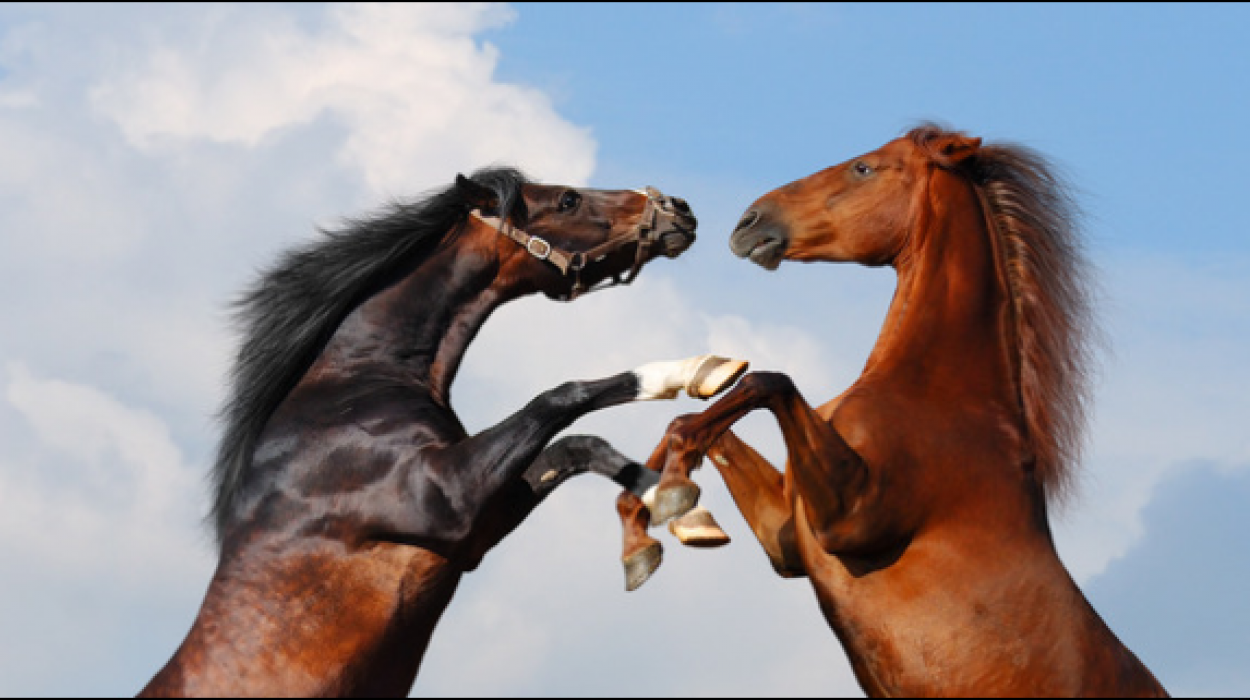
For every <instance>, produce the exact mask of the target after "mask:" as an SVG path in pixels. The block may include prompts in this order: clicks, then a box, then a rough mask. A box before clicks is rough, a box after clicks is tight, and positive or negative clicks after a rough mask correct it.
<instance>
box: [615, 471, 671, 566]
mask: <svg viewBox="0 0 1250 700" xmlns="http://www.w3.org/2000/svg"><path fill="white" fill-rule="evenodd" d="M616 512H617V514H618V515H620V516H621V531H622V534H623V535H624V546H623V549H622V553H621V563H622V564H624V565H625V590H627V591H634V590H637V589H638V587H639V586H641V585H642V584H644V583H646V581H647V579H649V578H651V574H653V573H655V570H656V569H658V568H659V566H660V561H661V559H662V558H663V555H664V548H663V547H662V546H661V545H660V543H659V541H657V540H656V539H655V538H653V537H651V536H650V535H648V534H647V526H648V525H650V524H651V512H650V511H649V510H648V509H647V507H646V505H645V504H643V502H642V499H641V498H639V497H638V496H637V495H636V494H634V493H632V492H630V491H628V490H626V491H622V492H621V495H620V496H618V497H617V499H616Z"/></svg>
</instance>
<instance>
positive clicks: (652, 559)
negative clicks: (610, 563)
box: [621, 542, 664, 592]
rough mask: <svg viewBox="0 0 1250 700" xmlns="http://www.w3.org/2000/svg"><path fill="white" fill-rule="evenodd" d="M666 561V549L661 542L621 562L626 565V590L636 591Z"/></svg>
mask: <svg viewBox="0 0 1250 700" xmlns="http://www.w3.org/2000/svg"><path fill="white" fill-rule="evenodd" d="M663 559H664V547H663V546H661V545H660V543H659V542H652V543H651V544H649V545H647V546H646V547H643V548H642V549H640V550H638V551H637V552H634V553H633V554H631V555H629V556H628V557H625V558H624V559H622V560H621V561H622V562H623V563H624V564H625V590H626V591H627V592H632V591H636V590H638V589H639V588H641V587H642V584H644V583H646V582H647V580H648V579H650V578H651V574H654V573H655V570H656V569H658V568H660V562H661V561H662V560H663Z"/></svg>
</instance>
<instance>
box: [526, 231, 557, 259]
mask: <svg viewBox="0 0 1250 700" xmlns="http://www.w3.org/2000/svg"><path fill="white" fill-rule="evenodd" d="M525 249H526V250H528V251H529V253H530V255H533V256H534V257H536V258H538V259H539V260H546V259H547V258H549V257H551V244H550V243H548V242H547V241H545V240H543V239H541V238H539V237H538V236H533V237H531V238H530V239H529V241H528V242H527V243H526V244H525Z"/></svg>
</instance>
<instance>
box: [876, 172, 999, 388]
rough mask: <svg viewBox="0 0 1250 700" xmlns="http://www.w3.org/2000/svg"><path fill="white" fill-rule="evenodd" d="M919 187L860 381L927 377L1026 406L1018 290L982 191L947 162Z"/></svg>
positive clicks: (933, 383)
mask: <svg viewBox="0 0 1250 700" xmlns="http://www.w3.org/2000/svg"><path fill="white" fill-rule="evenodd" d="M918 196H919V197H920V199H919V200H918V201H917V204H916V209H915V211H917V214H916V216H915V217H914V219H913V225H912V230H911V231H910V234H909V239H908V243H907V245H906V248H905V250H904V251H903V252H902V253H901V254H900V255H899V256H898V259H897V260H896V261H895V264H894V267H895V269H896V271H897V273H898V287H897V289H896V291H895V294H894V299H893V301H892V302H891V304H890V308H889V311H888V312H887V314H886V320H885V323H884V325H883V328H882V332H881V335H880V336H879V338H878V340H877V343H876V345H875V347H874V348H873V351H872V353H871V354H870V355H869V359H868V362H867V366H866V368H865V372H864V378H863V380H861V381H864V380H868V381H885V382H892V381H906V382H910V383H913V384H914V383H917V382H918V383H920V384H922V385H924V386H928V387H932V388H935V389H941V390H954V391H957V392H958V393H959V395H961V396H967V397H968V398H976V399H979V400H984V399H986V398H992V399H993V400H996V401H1001V402H1003V403H1004V404H1005V405H1008V406H1010V407H1011V408H1012V410H1013V412H1016V411H1019V410H1020V408H1019V407H1020V398H1019V397H1020V394H1019V387H1018V382H1017V373H1018V370H1017V364H1018V363H1017V362H1016V356H1017V352H1016V350H1015V341H1014V333H1015V330H1014V325H1013V323H1014V321H1013V317H1012V300H1011V292H1010V289H1009V287H1008V284H1007V279H1006V276H1005V270H1004V269H1003V266H1002V265H1001V264H1000V262H999V260H998V257H999V256H998V251H997V246H998V242H997V241H996V240H994V237H993V234H992V231H991V230H990V227H989V223H988V220H987V219H986V216H985V214H984V212H983V209H982V204H981V201H980V198H979V197H978V195H977V194H976V191H975V190H973V189H972V187H971V185H968V184H965V183H963V182H962V181H959V180H958V179H957V178H956V177H955V176H954V175H950V174H948V173H945V172H942V171H939V172H937V173H935V174H934V176H933V178H932V179H931V181H930V186H929V187H928V188H927V189H926V190H925V191H924V192H923V193H921V194H920V195H918Z"/></svg>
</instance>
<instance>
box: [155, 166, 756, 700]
mask: <svg viewBox="0 0 1250 700" xmlns="http://www.w3.org/2000/svg"><path fill="white" fill-rule="evenodd" d="M694 228H695V219H694V217H693V215H692V214H691V212H690V209H689V207H688V206H687V205H686V204H685V202H683V201H682V200H680V199H675V198H669V197H664V196H662V195H660V194H659V193H658V192H656V191H654V190H648V191H647V192H635V191H593V190H581V191H579V190H575V189H572V188H568V187H556V186H544V185H538V184H534V183H531V182H528V181H527V180H526V179H525V178H524V177H523V176H522V175H521V174H520V173H518V172H516V171H514V170H510V169H503V168H497V169H490V170H484V171H481V172H478V173H476V174H475V175H474V176H473V177H472V178H471V179H469V178H463V177H458V178H457V181H456V183H455V184H454V185H453V186H451V187H449V188H447V189H445V190H443V191H441V192H438V193H436V194H433V195H431V196H430V197H428V198H427V199H425V200H423V201H421V202H417V203H413V204H396V205H393V206H392V207H391V209H390V210H389V211H387V212H385V213H384V214H382V215H379V216H377V217H375V218H371V219H366V220H360V221H354V222H349V224H348V225H347V226H346V227H344V228H343V229H342V230H339V231H335V232H330V233H328V234H327V235H326V237H325V238H324V239H323V240H320V241H317V242H315V243H311V244H309V245H307V246H305V247H303V248H301V249H298V250H295V251H292V252H290V253H288V254H287V255H286V256H285V257H283V258H282V259H281V260H280V261H279V262H278V264H277V265H275V266H274V267H273V268H272V269H270V270H269V271H268V272H266V273H264V274H263V275H262V276H261V278H260V279H259V281H258V283H257V284H256V285H255V286H254V287H253V288H252V290H251V291H250V292H249V293H248V294H247V295H246V296H245V297H244V299H243V300H242V302H241V304H240V320H241V321H242V323H243V328H242V330H243V332H244V337H243V344H242V347H241V349H240V351H239V355H238V358H237V361H236V364H235V367H234V372H233V377H232V380H233V384H232V391H231V396H230V398H229V401H228V403H227V404H226V407H225V411H224V414H223V418H224V421H225V424H226V425H225V428H226V430H225V435H224V437H223V439H222V442H221V446H220V450H219V454H218V459H217V463H216V465H215V467H214V470H213V476H214V481H215V488H216V493H215V500H214V503H213V512H212V517H213V523H214V525H215V526H216V534H217V539H218V543H219V545H220V553H219V562H218V566H217V570H216V572H215V574H214V576H213V578H212V581H211V582H210V584H209V587H208V591H207V594H206V596H205V599H204V602H203V605H202V607H201V608H200V611H199V614H198V616H197V618H196V620H195V622H194V624H193V626H192V628H191V630H190V632H189V634H188V636H187V638H186V640H185V641H184V642H183V643H182V645H181V646H180V648H179V649H178V650H177V652H176V653H175V654H174V656H173V658H172V659H171V660H170V661H169V662H168V664H167V665H166V666H165V667H164V668H163V669H162V670H161V671H160V672H159V673H157V674H156V676H155V678H154V679H153V680H152V681H151V682H150V684H149V685H148V686H147V687H146V688H145V689H144V691H143V695H146V696H169V695H211V696H234V695H250V696H252V695H270V696H272V695H305V696H307V695H370V696H372V695H392V696H394V695H406V694H407V693H408V692H409V690H410V689H411V686H412V683H413V681H414V679H415V677H416V674H417V671H418V668H419V665H420V662H421V658H422V655H423V653H424V651H425V649H426V646H427V644H428V643H429V640H430V635H431V634H432V632H433V630H434V626H435V624H436V623H437V622H438V619H439V616H440V615H441V614H442V612H443V610H444V609H445V608H446V606H447V605H448V604H449V602H450V601H451V598H452V594H453V593H454V591H455V590H456V586H457V584H458V582H459V581H460V578H461V576H462V574H463V573H464V572H465V571H470V570H472V569H474V568H475V567H476V566H477V565H478V563H479V562H480V560H481V559H482V557H483V555H484V554H485V553H486V552H487V550H489V549H490V548H491V547H493V546H494V545H495V544H496V543H498V542H499V541H500V539H502V538H503V537H504V536H505V535H507V534H508V533H509V532H510V531H511V530H512V529H513V528H515V527H516V526H517V525H518V524H519V523H520V522H521V521H522V520H523V519H524V518H525V517H526V516H527V515H528V514H529V513H530V511H531V510H532V509H533V508H534V507H535V506H536V505H537V504H538V503H539V502H540V501H542V499H543V498H544V497H545V496H546V495H547V494H549V493H551V492H552V491H553V490H554V489H555V488H556V487H557V486H558V485H559V484H560V483H561V482H563V481H564V480H566V479H567V478H569V477H570V476H573V475H575V474H578V473H583V472H587V471H595V472H598V473H601V474H604V475H606V476H608V477H611V478H613V479H615V480H616V481H617V482H618V483H620V484H622V485H623V486H625V487H627V488H629V489H632V491H626V492H625V493H623V494H622V496H621V498H620V499H619V502H618V505H619V509H620V512H621V514H622V518H623V521H624V523H625V526H626V537H627V544H629V545H630V546H632V547H633V549H632V550H627V552H626V554H627V555H630V554H640V553H641V556H642V559H643V560H644V563H645V562H647V561H649V560H650V559H654V558H655V553H654V551H653V550H654V547H655V544H654V541H652V540H649V539H648V538H647V537H646V533H645V527H646V524H647V522H646V520H647V512H646V509H645V508H643V507H642V505H641V504H642V502H641V500H640V498H639V495H641V494H644V493H645V492H646V490H647V488H648V487H650V486H653V485H654V483H655V482H656V481H657V480H658V477H657V476H656V475H655V474H653V473H646V472H645V470H642V469H641V467H640V465H637V464H635V463H633V462H631V461H630V460H628V459H626V458H624V457H623V456H621V455H620V454H618V453H617V452H616V451H615V450H613V449H612V448H611V447H610V446H608V445H607V443H605V442H604V441H603V440H600V439H598V438H592V437H585V436H575V437H567V438H564V439H562V440H560V441H557V442H556V443H555V444H553V445H551V446H550V447H548V442H549V441H551V440H552V438H553V437H554V436H555V435H556V434H557V433H559V432H560V431H562V430H564V429H565V428H567V427H568V426H569V425H570V424H571V423H572V422H573V421H574V420H576V419H577V418H578V417H580V416H582V415H584V414H586V413H587V412H589V411H594V410H597V409H601V408H605V407H608V406H613V405H617V404H622V403H625V402H628V401H633V400H636V399H648V398H668V397H671V396H673V395H675V392H676V391H677V390H678V389H681V388H687V389H688V390H689V391H691V392H692V393H695V394H698V393H699V392H700V391H706V392H707V393H704V394H700V395H702V396H704V397H706V396H708V395H710V394H711V393H714V392H715V391H718V390H719V389H720V388H722V387H723V386H724V385H726V384H727V383H729V382H730V381H732V380H733V379H736V378H737V376H738V375H740V374H741V372H740V371H739V366H738V365H739V364H740V363H727V362H721V361H719V358H711V360H712V361H711V362H707V361H702V362H700V361H697V360H702V359H704V358H694V360H695V361H680V362H673V363H651V364H649V365H645V366H644V367H643V368H639V369H638V370H636V371H633V372H625V373H622V374H619V375H616V376H614V377H610V378H607V379H602V380H597V381H578V382H568V383H566V384H563V385H561V386H559V387H557V388H555V389H552V390H550V391H547V392H545V393H543V394H541V395H540V396H538V397H537V398H535V399H534V400H533V401H532V402H530V403H529V405H527V406H525V407H524V408H523V409H521V410H520V411H518V412H517V413H516V414H514V415H512V416H511V417H509V418H507V419H505V420H504V421H502V422H501V423H499V424H498V425H496V426H494V427H492V428H489V429H487V430H484V431H482V432H481V433H479V434H477V435H472V436H470V435H469V434H467V432H466V431H465V429H464V427H463V426H462V424H461V422H460V420H459V419H458V418H457V416H456V414H455V412H454V411H453V410H452V408H451V402H450V389H451V384H452V380H453V379H454V378H455V376H456V372H457V369H458V368H459V366H460V362H461V359H462V358H463V356H464V353H465V350H466V348H467V346H468V345H469V343H470V341H472V339H473V338H474V336H475V335H476V334H477V332H478V330H479V328H480V327H481V325H482V323H483V322H484V321H485V320H486V319H487V317H488V316H490V314H491V312H492V311H494V310H495V309H496V308H498V307H499V306H500V305H501V304H503V303H505V302H507V301H510V300H512V299H516V298H518V297H521V296H523V295H527V294H533V293H537V292H543V293H545V294H546V295H548V296H549V297H552V298H556V299H571V298H573V297H576V296H577V295H579V294H580V293H582V292H584V291H586V290H587V289H589V288H591V287H593V286H594V285H595V284H596V283H598V282H601V281H606V280H607V278H608V277H615V276H618V275H620V274H622V273H626V272H627V271H628V279H627V280H626V281H628V280H630V279H632V278H633V276H634V275H636V274H637V273H638V271H639V269H640V268H641V266H642V265H643V264H644V263H646V262H648V261H649V260H652V259H654V258H655V257H657V256H658V255H661V254H662V255H667V256H670V257H672V256H676V255H678V254H680V253H681V252H682V251H684V250H685V249H686V248H688V247H689V246H690V245H691V244H692V243H693V241H694ZM571 330H572V329H571ZM553 340H555V339H553ZM530 359H532V358H525V357H518V358H515V361H516V362H515V365H516V371H518V372H524V371H526V367H527V364H528V362H529V360H530ZM701 368H702V369H703V371H702V372H701V373H700V374H699V375H698V376H697V377H696V376H695V374H696V372H699V371H700V369H701ZM709 368H710V371H709ZM741 369H745V368H744V367H743V368H741ZM709 377H710V378H709ZM692 385H693V386H692ZM708 387H711V388H710V389H709V388H708ZM626 563H627V565H628V564H629V562H628V561H627V562H626ZM654 563H658V562H654ZM651 568H652V569H653V568H654V567H653V566H652V567H651ZM645 573H649V570H646V571H645Z"/></svg>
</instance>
